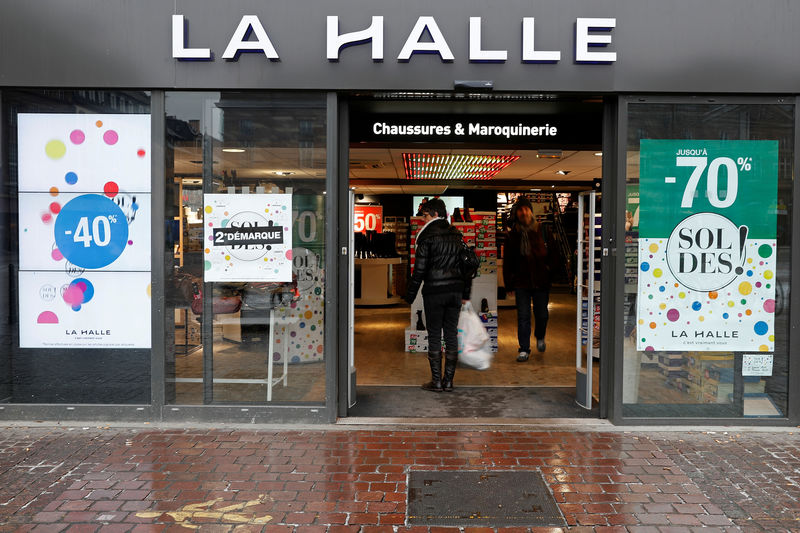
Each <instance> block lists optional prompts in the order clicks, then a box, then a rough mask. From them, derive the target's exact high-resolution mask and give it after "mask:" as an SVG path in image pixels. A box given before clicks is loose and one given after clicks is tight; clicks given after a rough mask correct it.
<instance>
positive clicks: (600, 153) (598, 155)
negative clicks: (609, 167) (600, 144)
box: [594, 152, 603, 157]
mask: <svg viewBox="0 0 800 533" xmlns="http://www.w3.org/2000/svg"><path fill="white" fill-rule="evenodd" d="M594 155H596V156H597V157H602V156H603V152H595V153H594Z"/></svg>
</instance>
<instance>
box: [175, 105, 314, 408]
mask: <svg viewBox="0 0 800 533" xmlns="http://www.w3.org/2000/svg"><path fill="white" fill-rule="evenodd" d="M166 114H167V119H166V127H167V132H166V133H167V150H166V158H167V162H166V169H167V171H166V172H167V200H166V216H167V220H166V224H167V227H168V228H169V230H168V231H167V242H166V246H167V260H168V261H169V264H168V269H167V270H168V272H167V281H166V285H167V315H166V316H167V317H169V319H168V324H167V346H166V353H167V361H166V398H167V402H168V403H173V404H224V403H236V404H242V403H253V404H266V403H267V402H271V403H273V404H274V403H292V404H294V405H296V404H297V403H299V402H307V403H312V404H314V403H316V404H319V403H323V402H324V401H325V364H324V356H325V349H324V343H323V334H324V331H325V316H324V303H325V264H324V258H325V239H324V230H325V225H324V219H323V214H324V204H325V177H326V108H325V96H324V95H322V94H316V95H311V94H309V95H306V94H299V93H291V94H289V93H252V92H250V93H243V92H202V93H201V92H170V93H167V99H166Z"/></svg>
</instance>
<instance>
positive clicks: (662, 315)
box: [637, 238, 777, 352]
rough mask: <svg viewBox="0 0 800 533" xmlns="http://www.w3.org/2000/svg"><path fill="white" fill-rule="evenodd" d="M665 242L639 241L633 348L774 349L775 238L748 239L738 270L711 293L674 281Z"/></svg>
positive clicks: (695, 349)
mask: <svg viewBox="0 0 800 533" xmlns="http://www.w3.org/2000/svg"><path fill="white" fill-rule="evenodd" d="M665 246H666V239H659V238H641V239H639V268H638V278H639V281H638V295H639V297H638V298H637V318H638V323H639V324H640V327H639V328H638V329H637V349H638V350H640V351H667V350H673V351H678V350H694V351H719V350H732V351H744V350H747V351H750V350H752V351H766V352H771V351H773V350H774V348H775V346H774V345H775V343H774V337H775V285H774V281H775V280H774V277H775V272H776V264H777V262H776V254H775V246H776V243H775V241H774V240H758V241H756V240H748V241H747V242H746V245H745V253H746V260H745V262H744V265H743V272H742V274H741V275H739V276H737V277H736V279H735V280H734V281H733V282H732V283H731V284H729V285H728V286H726V287H724V288H722V289H719V290H717V291H711V292H700V291H695V290H691V289H688V288H687V287H684V286H682V285H681V284H680V283H678V282H677V280H676V279H675V277H674V276H673V275H672V273H671V272H670V269H669V267H668V266H667V261H666V255H665V254H664V248H665ZM698 332H702V334H698Z"/></svg>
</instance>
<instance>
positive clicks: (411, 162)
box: [403, 153, 520, 180]
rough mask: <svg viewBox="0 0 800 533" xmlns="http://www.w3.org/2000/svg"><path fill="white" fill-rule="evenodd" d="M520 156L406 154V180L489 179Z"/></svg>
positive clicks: (404, 164) (404, 158) (404, 161)
mask: <svg viewBox="0 0 800 533" xmlns="http://www.w3.org/2000/svg"><path fill="white" fill-rule="evenodd" d="M519 157H520V156H518V155H478V154H412V153H404V154H403V167H404V168H405V174H406V179H416V180H425V179H439V180H489V179H492V178H493V177H494V176H495V175H497V173H498V172H500V171H501V170H503V169H504V168H506V167H507V166H508V165H510V164H511V163H513V162H514V161H516V160H517V159H519Z"/></svg>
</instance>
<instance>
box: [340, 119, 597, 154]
mask: <svg viewBox="0 0 800 533" xmlns="http://www.w3.org/2000/svg"><path fill="white" fill-rule="evenodd" d="M595 123H596V124H598V125H599V124H600V123H601V122H600V120H597V121H590V120H587V119H586V115H583V116H581V115H574V116H573V115H569V114H561V115H519V114H515V115H487V114H483V115H480V116H474V117H469V116H465V115H452V114H448V115H443V114H427V115H422V114H419V115H414V114H408V113H404V114H387V113H358V114H357V115H355V116H353V117H352V121H351V124H350V140H351V141H352V142H397V141H414V142H425V141H429V142H480V143H490V144H526V143H536V144H537V145H548V144H559V143H561V144H567V143H568V144H575V145H583V146H595V145H597V146H599V145H600V139H601V131H600V128H599V126H593V124H595Z"/></svg>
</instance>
